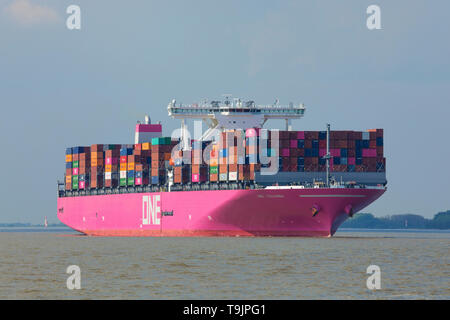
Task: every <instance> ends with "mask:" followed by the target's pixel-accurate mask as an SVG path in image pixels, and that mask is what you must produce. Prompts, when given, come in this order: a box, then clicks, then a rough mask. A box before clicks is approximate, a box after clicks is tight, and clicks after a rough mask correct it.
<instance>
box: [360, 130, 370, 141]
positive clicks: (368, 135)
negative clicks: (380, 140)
mask: <svg viewBox="0 0 450 320" xmlns="http://www.w3.org/2000/svg"><path fill="white" fill-rule="evenodd" d="M362 138H363V140H370V132H367V131H363V133H362Z"/></svg>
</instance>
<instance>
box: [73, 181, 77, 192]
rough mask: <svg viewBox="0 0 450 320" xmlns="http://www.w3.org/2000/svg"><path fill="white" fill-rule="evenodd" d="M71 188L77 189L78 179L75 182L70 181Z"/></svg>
mask: <svg viewBox="0 0 450 320" xmlns="http://www.w3.org/2000/svg"><path fill="white" fill-rule="evenodd" d="M72 189H75V190H76V189H78V181H77V182H75V181H72Z"/></svg>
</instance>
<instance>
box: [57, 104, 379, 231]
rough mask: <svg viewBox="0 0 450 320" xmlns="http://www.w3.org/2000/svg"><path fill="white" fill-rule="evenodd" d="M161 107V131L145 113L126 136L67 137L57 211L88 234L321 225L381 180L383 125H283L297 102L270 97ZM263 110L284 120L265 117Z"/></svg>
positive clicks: (300, 109) (373, 195)
mask: <svg viewBox="0 0 450 320" xmlns="http://www.w3.org/2000/svg"><path fill="white" fill-rule="evenodd" d="M167 109H168V114H169V116H170V117H172V118H174V119H178V120H181V127H180V128H179V129H177V130H176V131H175V132H174V133H173V134H172V135H171V136H163V134H162V125H161V124H160V123H152V122H151V120H150V118H149V117H148V116H146V117H145V120H144V121H143V122H142V123H141V122H139V121H138V123H137V124H136V127H135V140H134V144H128V145H123V144H93V145H91V146H76V147H70V148H67V149H66V155H65V168H66V171H65V176H64V180H65V182H58V199H57V215H58V218H59V220H60V221H61V222H62V223H64V224H66V225H67V226H69V227H70V228H72V229H74V230H77V231H79V232H81V233H83V234H86V235H91V236H158V237H161V236H306V237H330V236H332V235H333V234H334V233H335V232H336V230H337V229H338V227H339V226H340V225H341V224H342V223H343V222H344V221H345V220H346V219H347V218H348V217H351V216H352V215H353V214H354V213H356V212H358V211H360V210H361V209H363V208H364V207H366V206H368V205H369V204H370V203H372V202H373V201H375V200H376V199H378V198H379V197H380V196H381V195H382V194H383V193H384V192H385V191H386V185H387V181H386V159H385V157H384V154H383V129H370V130H367V131H349V130H346V131H342V130H341V131H332V130H330V125H327V126H326V130H323V131H294V130H292V121H293V120H295V119H300V118H302V117H303V116H304V113H305V110H306V108H305V106H304V105H303V104H299V105H294V104H293V103H289V104H288V105H280V104H279V102H278V100H277V101H276V102H275V103H274V104H272V105H256V104H255V102H254V101H243V100H240V99H230V98H229V97H226V98H225V100H224V101H210V102H208V101H203V102H201V103H198V104H190V105H183V104H179V103H177V102H176V101H175V100H172V101H171V102H170V103H169V104H168V107H167ZM272 119H278V120H280V119H281V120H284V121H285V124H286V125H285V128H283V130H281V129H271V130H268V129H266V128H264V125H265V124H266V122H267V121H269V120H272ZM186 120H193V121H194V123H195V125H194V127H195V128H194V134H193V135H192V136H191V134H190V132H189V131H188V130H187V124H186ZM281 123H283V122H281ZM204 124H206V130H205V131H204V132H203V128H202V127H203V125H204Z"/></svg>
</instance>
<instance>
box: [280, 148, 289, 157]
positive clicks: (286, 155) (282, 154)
mask: <svg viewBox="0 0 450 320" xmlns="http://www.w3.org/2000/svg"><path fill="white" fill-rule="evenodd" d="M281 156H283V157H289V149H288V148H283V149H281Z"/></svg>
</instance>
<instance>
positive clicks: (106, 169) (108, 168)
mask: <svg viewBox="0 0 450 320" xmlns="http://www.w3.org/2000/svg"><path fill="white" fill-rule="evenodd" d="M105 171H106V172H111V165H110V164H107V165H105Z"/></svg>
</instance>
